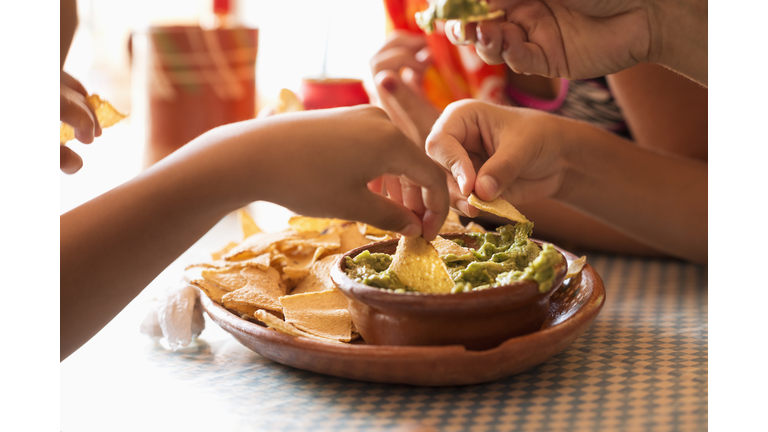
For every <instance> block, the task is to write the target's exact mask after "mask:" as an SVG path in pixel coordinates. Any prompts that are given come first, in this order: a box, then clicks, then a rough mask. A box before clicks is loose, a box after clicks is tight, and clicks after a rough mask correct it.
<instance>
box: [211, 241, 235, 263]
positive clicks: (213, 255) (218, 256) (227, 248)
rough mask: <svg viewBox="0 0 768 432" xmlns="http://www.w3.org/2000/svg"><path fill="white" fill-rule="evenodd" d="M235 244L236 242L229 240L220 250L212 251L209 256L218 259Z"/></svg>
mask: <svg viewBox="0 0 768 432" xmlns="http://www.w3.org/2000/svg"><path fill="white" fill-rule="evenodd" d="M235 246H237V243H235V242H230V243H229V244H228V245H226V246H224V248H222V249H221V250H220V251H218V252H214V253H212V254H211V258H212V259H213V260H214V261H217V260H220V259H221V258H222V257H223V256H224V255H226V254H227V252H229V251H231V250H232V248H234V247H235Z"/></svg>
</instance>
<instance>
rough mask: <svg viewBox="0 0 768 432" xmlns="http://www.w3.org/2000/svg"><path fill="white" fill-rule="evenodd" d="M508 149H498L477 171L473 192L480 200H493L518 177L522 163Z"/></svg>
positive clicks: (508, 147) (503, 147)
mask: <svg viewBox="0 0 768 432" xmlns="http://www.w3.org/2000/svg"><path fill="white" fill-rule="evenodd" d="M510 147H511V146H501V147H500V148H498V149H497V150H496V152H495V153H494V154H493V155H492V156H491V157H490V158H488V160H487V161H485V163H483V166H482V167H480V169H479V170H478V172H477V178H476V180H475V188H474V190H475V194H476V195H477V196H478V198H480V199H481V200H485V201H493V200H495V199H496V198H498V197H499V195H501V194H502V193H504V191H506V190H507V189H508V188H509V187H510V185H512V183H513V182H514V181H515V179H517V177H518V176H519V175H520V170H521V169H522V165H523V162H522V161H521V160H520V158H519V156H517V155H516V154H515V152H513V151H511V149H510Z"/></svg>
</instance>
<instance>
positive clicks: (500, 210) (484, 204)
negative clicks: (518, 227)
mask: <svg viewBox="0 0 768 432" xmlns="http://www.w3.org/2000/svg"><path fill="white" fill-rule="evenodd" d="M467 201H468V202H469V204H470V205H472V206H473V207H475V208H477V209H480V210H483V211H487V212H488V213H491V214H495V215H496V216H501V217H503V218H507V219H509V220H511V221H515V222H521V223H528V222H530V221H529V220H528V219H527V218H526V217H525V216H523V214H522V213H520V212H519V211H517V209H516V208H515V207H514V206H513V205H512V204H510V203H508V202H507V201H506V200H504V199H503V198H500V197H499V198H496V199H495V200H493V201H490V202H489V201H483V200H481V199H480V198H478V197H477V196H476V195H475V194H474V193H472V194H470V195H469V199H468V200H467Z"/></svg>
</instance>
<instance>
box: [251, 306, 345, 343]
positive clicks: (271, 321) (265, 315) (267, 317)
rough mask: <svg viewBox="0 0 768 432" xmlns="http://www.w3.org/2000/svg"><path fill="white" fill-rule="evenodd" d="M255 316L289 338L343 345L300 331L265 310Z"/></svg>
mask: <svg viewBox="0 0 768 432" xmlns="http://www.w3.org/2000/svg"><path fill="white" fill-rule="evenodd" d="M253 316H255V317H256V319H258V320H259V321H261V322H263V323H264V324H266V325H267V327H269V328H271V329H274V330H276V331H278V332H280V333H284V334H287V335H289V336H296V337H303V338H307V339H312V340H314V341H318V342H328V343H341V342H338V341H336V340H333V339H326V338H322V337H318V336H315V335H313V334H311V333H307V332H305V331H302V330H299V329H298V328H296V326H294V325H293V324H290V323H287V322H285V321H283V320H281V319H280V318H277V317H275V316H274V315H272V314H271V313H269V312H267V311H265V310H263V309H260V310H257V311H256V312H255V313H254V314H253Z"/></svg>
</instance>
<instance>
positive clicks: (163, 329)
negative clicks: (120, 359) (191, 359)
mask: <svg viewBox="0 0 768 432" xmlns="http://www.w3.org/2000/svg"><path fill="white" fill-rule="evenodd" d="M204 328H205V319H204V318H203V306H202V304H201V303H200V291H199V290H198V289H197V288H195V287H193V286H192V285H189V284H188V283H186V282H181V283H180V284H179V285H177V286H171V287H168V288H167V289H166V290H165V291H163V293H162V294H161V295H160V296H159V297H158V298H157V299H156V300H155V301H154V303H153V304H152V306H151V307H150V310H149V312H147V316H146V317H144V321H143V322H142V323H141V328H140V329H139V331H141V333H142V334H145V335H147V336H149V337H151V338H158V339H159V338H165V340H166V341H167V342H168V345H169V346H170V347H171V349H172V350H173V351H176V350H177V349H179V348H185V347H187V346H189V344H190V342H192V338H196V337H198V336H199V335H200V333H202V332H203V329H204Z"/></svg>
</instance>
